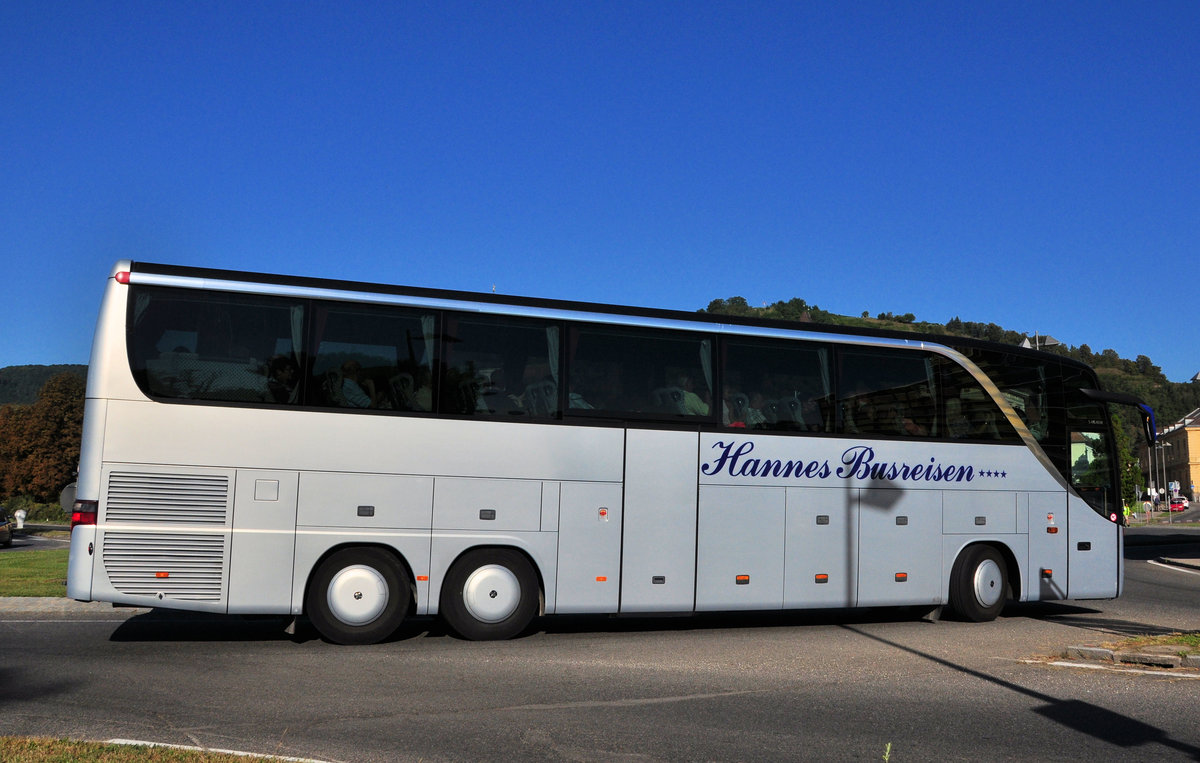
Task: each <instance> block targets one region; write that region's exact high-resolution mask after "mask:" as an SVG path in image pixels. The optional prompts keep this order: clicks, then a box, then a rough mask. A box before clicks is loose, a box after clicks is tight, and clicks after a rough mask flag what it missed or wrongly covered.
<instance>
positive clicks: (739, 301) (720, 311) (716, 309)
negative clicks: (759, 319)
mask: <svg viewBox="0 0 1200 763" xmlns="http://www.w3.org/2000/svg"><path fill="white" fill-rule="evenodd" d="M701 312H706V313H712V314H714V315H738V316H742V317H748V316H751V315H754V314H755V310H754V308H753V307H751V306H750V304H749V303H748V302H746V298H745V297H730V298H729V299H714V300H713V301H712V302H709V303H708V307H706V308H705V309H704V310H703V311H701Z"/></svg>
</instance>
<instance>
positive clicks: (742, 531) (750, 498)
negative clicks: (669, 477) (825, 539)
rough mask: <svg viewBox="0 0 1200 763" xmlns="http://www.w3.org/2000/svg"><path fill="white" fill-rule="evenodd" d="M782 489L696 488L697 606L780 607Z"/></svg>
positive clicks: (781, 599)
mask: <svg viewBox="0 0 1200 763" xmlns="http://www.w3.org/2000/svg"><path fill="white" fill-rule="evenodd" d="M785 503H786V489H785V488H781V487H749V486H747V487H726V486H721V485H706V486H704V487H702V488H700V507H699V531H698V533H697V538H698V546H697V548H696V610H697V611H701V610H726V609H779V608H781V607H782V606H783V575H784V553H783V550H784V538H785V532H784V513H785Z"/></svg>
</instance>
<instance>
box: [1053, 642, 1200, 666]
mask: <svg viewBox="0 0 1200 763" xmlns="http://www.w3.org/2000/svg"><path fill="white" fill-rule="evenodd" d="M1160 650H1161V651H1160ZM1063 657H1064V658H1066V659H1068V660H1085V661H1089V662H1110V663H1113V664H1114V665H1142V666H1145V667H1152V668H1187V669H1194V670H1200V654H1184V655H1181V654H1179V653H1178V650H1177V649H1176V648H1175V647H1169V646H1164V647H1152V648H1151V649H1148V650H1145V651H1137V652H1135V651H1126V650H1123V649H1106V648H1104V647H1099V646H1069V647H1067V648H1066V650H1065V651H1064V652H1063Z"/></svg>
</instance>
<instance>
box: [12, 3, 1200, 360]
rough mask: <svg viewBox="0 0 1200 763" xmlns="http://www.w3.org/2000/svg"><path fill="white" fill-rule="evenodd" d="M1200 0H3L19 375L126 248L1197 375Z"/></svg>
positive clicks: (203, 262) (77, 342) (61, 332)
mask: <svg viewBox="0 0 1200 763" xmlns="http://www.w3.org/2000/svg"><path fill="white" fill-rule="evenodd" d="M1198 39H1200V4H1197V3H1195V2H1191V1H1190V0H1187V1H1185V2H1148V3H1108V2H1078V3H1076V2H1050V3H1041V2H1003V3H962V2H944V3H943V2H920V3H891V2H888V3H873V2H863V3H816V2H813V3H805V2H781V3H754V2H750V3H745V2H740V3H736V4H735V3H701V2H696V3H684V2H633V3H620V2H603V3H601V2H596V3H583V2H566V3H563V2H546V3H523V2H513V3H478V4H457V3H444V2H429V3H400V2H396V3H380V4H365V3H307V2H280V3H273V2H255V3H243V2H228V3H226V2H203V3H162V2H146V3H134V2H104V3H99V2H63V3H45V2H31V1H26V0H17V1H16V2H8V3H4V4H2V5H0V87H2V92H3V101H4V107H3V108H2V109H0V147H2V148H0V258H2V261H3V262H5V263H7V271H8V273H9V287H8V288H7V289H5V290H4V298H3V300H2V301H0V366H6V365H18V364H26V363H78V362H86V361H87V358H88V354H89V351H90V346H91V332H92V328H93V324H94V321H95V316H96V311H97V309H98V305H99V297H100V293H101V290H102V288H103V282H104V277H105V276H106V275H107V274H108V272H109V269H110V268H111V266H112V263H113V262H114V261H115V260H117V259H119V258H132V259H141V260H148V261H155V262H169V263H177V264H186V265H198V266H209V267H222V268H238V269H246V270H256V271H268V272H279V273H288V274H298V275H312V276H322V277H332V278H346V279H354V280H368V281H382V282H387V283H401V284H410V285H418V286H435V287H444V288H454V289H467V290H479V291H489V290H491V289H492V288H493V287H495V289H496V290H497V291H499V292H505V293H511V294H521V295H530V296H541V297H554V298H562V299H579V300H591V301H601V302H615V303H620V304H632V305H645V306H653V307H667V308H678V309H685V310H694V309H698V308H701V307H704V306H706V305H707V304H708V303H709V301H711V300H712V299H715V298H719V297H720V298H726V297H730V296H734V295H740V296H743V297H745V298H746V299H747V300H749V301H750V303H751V304H762V303H769V302H774V301H776V300H780V299H785V300H786V299H790V298H792V297H802V298H804V299H805V300H807V301H808V302H809V303H810V304H817V305H820V306H821V307H823V308H825V309H827V310H832V311H834V312H839V313H846V314H851V315H857V314H859V313H861V312H862V311H864V310H867V311H870V313H871V314H872V315H874V314H876V313H879V312H895V313H906V312H912V313H914V314H915V315H916V316H917V318H918V319H921V320H930V321H937V322H945V321H947V320H949V319H951V318H953V317H955V316H958V317H961V318H962V319H963V320H968V321H982V322H994V323H998V324H1000V325H1001V326H1004V327H1005V328H1008V329H1014V330H1018V331H1027V332H1030V333H1032V332H1034V331H1037V332H1041V333H1049V334H1052V335H1054V336H1055V337H1057V338H1058V339H1060V340H1062V341H1064V342H1066V343H1068V344H1075V345H1079V344H1084V343H1086V344H1088V345H1089V346H1090V347H1091V348H1092V349H1093V351H1096V352H1099V351H1100V350H1102V349H1105V348H1112V349H1115V350H1116V351H1117V352H1118V353H1120V354H1121V355H1122V356H1124V357H1128V358H1131V359H1132V358H1134V357H1136V356H1137V355H1143V354H1144V355H1148V356H1149V357H1150V358H1151V359H1152V360H1153V361H1154V362H1155V363H1156V364H1158V365H1160V366H1161V367H1162V368H1163V370H1164V371H1165V372H1166V374H1167V376H1168V377H1169V378H1170V379H1172V380H1174V381H1185V380H1187V379H1189V378H1190V377H1191V376H1192V375H1193V374H1195V373H1196V372H1197V371H1200V341H1198V333H1200V332H1197V330H1196V326H1197V307H1196V306H1197V304H1198V303H1200V294H1197V292H1196V284H1197V281H1198V279H1197V275H1198V274H1200V259H1198V258H1197V253H1198V246H1197V245H1198V243H1200V44H1198V43H1197V40H1198Z"/></svg>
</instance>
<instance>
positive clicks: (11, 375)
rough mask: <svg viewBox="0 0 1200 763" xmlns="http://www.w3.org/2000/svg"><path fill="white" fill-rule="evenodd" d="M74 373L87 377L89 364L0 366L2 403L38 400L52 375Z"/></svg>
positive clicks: (0, 399)
mask: <svg viewBox="0 0 1200 763" xmlns="http://www.w3.org/2000/svg"><path fill="white" fill-rule="evenodd" d="M61 373H72V374H76V375H78V376H79V377H80V378H82V379H84V380H86V379H87V366H84V365H66V364H64V365H55V366H7V367H5V368H0V405H7V404H9V403H17V404H19V405H29V404H31V403H33V402H34V401H35V400H37V396H38V392H39V391H40V390H41V389H42V385H44V384H45V383H46V382H47V381H48V380H49V379H50V377H51V376H56V375H58V374H61Z"/></svg>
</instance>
